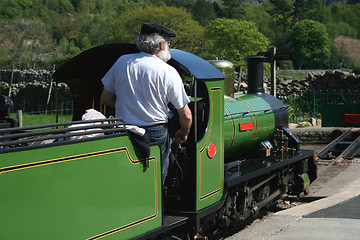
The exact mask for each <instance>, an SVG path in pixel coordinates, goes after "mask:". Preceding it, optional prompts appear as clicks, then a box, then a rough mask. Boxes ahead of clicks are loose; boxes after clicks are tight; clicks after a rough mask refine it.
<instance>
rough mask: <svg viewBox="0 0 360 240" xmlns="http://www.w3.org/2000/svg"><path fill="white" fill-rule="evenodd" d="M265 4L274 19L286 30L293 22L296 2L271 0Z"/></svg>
mask: <svg viewBox="0 0 360 240" xmlns="http://www.w3.org/2000/svg"><path fill="white" fill-rule="evenodd" d="M264 5H265V7H266V11H267V12H268V13H269V14H270V16H271V17H272V18H273V20H274V21H275V22H276V23H278V25H279V26H282V30H283V32H286V31H287V29H288V26H290V24H291V22H292V17H293V13H294V3H293V2H292V1H290V0H269V1H267V2H265V3H264Z"/></svg>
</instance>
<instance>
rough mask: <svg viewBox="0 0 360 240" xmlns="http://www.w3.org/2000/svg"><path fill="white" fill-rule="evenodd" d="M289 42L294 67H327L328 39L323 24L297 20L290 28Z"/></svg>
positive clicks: (328, 54)
mask: <svg viewBox="0 0 360 240" xmlns="http://www.w3.org/2000/svg"><path fill="white" fill-rule="evenodd" d="M291 42H292V46H293V52H294V64H295V66H296V67H299V68H309V69H311V68H322V67H327V62H328V58H329V56H330V41H329V37H328V34H327V31H326V27H325V26H324V25H323V24H321V23H319V22H316V21H313V20H303V21H300V22H298V23H297V24H295V26H294V28H293V29H292V35H291Z"/></svg>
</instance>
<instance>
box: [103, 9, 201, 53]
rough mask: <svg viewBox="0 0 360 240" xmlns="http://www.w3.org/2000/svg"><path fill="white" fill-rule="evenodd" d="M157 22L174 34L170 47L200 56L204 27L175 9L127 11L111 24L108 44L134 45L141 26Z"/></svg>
mask: <svg viewBox="0 0 360 240" xmlns="http://www.w3.org/2000/svg"><path fill="white" fill-rule="evenodd" d="M145 22H157V23H159V24H162V25H164V26H165V27H167V28H169V29H171V30H172V31H173V32H175V33H176V38H174V39H173V40H172V42H171V47H173V48H179V49H182V50H185V51H189V52H192V53H194V54H197V55H201V53H202V52H203V51H204V45H205V40H204V27H202V26H201V25H200V24H199V23H198V22H197V21H195V20H193V18H192V17H191V14H190V13H188V12H186V11H185V10H184V9H179V8H176V7H166V6H163V7H146V8H138V9H134V10H130V11H127V12H125V13H123V14H122V15H121V16H120V17H118V18H117V19H116V20H115V21H114V23H113V33H112V36H111V38H110V42H122V43H135V36H136V35H137V34H139V31H140V28H141V25H142V24H143V23H145Z"/></svg>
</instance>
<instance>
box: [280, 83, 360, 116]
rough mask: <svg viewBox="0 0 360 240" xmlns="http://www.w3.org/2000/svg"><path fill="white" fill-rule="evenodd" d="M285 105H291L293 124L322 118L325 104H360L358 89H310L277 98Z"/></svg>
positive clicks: (290, 113)
mask: <svg viewBox="0 0 360 240" xmlns="http://www.w3.org/2000/svg"><path fill="white" fill-rule="evenodd" d="M277 97H278V98H279V99H280V100H281V101H282V102H283V103H284V104H285V105H289V118H290V119H289V120H290V121H291V122H297V121H304V120H308V119H309V118H310V117H313V118H321V106H322V105H324V104H341V105H344V104H360V91H359V90H358V89H346V90H343V89H325V90H316V89H310V90H308V91H305V92H292V93H289V94H284V95H281V96H277Z"/></svg>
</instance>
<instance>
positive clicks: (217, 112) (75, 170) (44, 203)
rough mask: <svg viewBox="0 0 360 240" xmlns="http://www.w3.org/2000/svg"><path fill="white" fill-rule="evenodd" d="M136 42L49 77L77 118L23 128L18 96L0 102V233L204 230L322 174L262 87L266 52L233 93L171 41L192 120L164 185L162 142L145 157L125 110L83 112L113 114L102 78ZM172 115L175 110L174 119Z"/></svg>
mask: <svg viewBox="0 0 360 240" xmlns="http://www.w3.org/2000/svg"><path fill="white" fill-rule="evenodd" d="M136 51H137V49H136V47H135V46H134V45H130V44H116V45H106V46H100V47H97V48H94V49H90V50H88V51H86V52H84V53H82V54H80V55H78V56H77V57H75V58H74V59H72V60H71V61H69V62H68V63H66V64H65V65H64V66H63V67H62V68H61V69H59V70H58V71H57V72H56V73H55V74H54V80H55V81H57V82H65V83H66V84H68V86H69V87H70V89H71V91H72V94H73V102H74V115H73V120H74V121H72V122H69V123H54V124H49V125H42V126H34V127H16V124H15V123H14V120H12V119H10V118H9V114H8V108H9V107H10V105H11V100H10V99H8V98H5V97H4V98H3V99H0V100H1V101H0V113H1V115H0V116H1V121H0V123H1V125H0V126H3V127H2V128H1V129H0V187H1V198H0V212H1V215H0V225H1V231H0V239H36V240H39V239H53V240H54V239H157V238H159V237H160V236H161V237H166V236H172V235H174V236H177V238H188V237H189V236H192V237H194V238H201V237H204V238H205V237H206V236H211V234H213V233H214V232H216V231H218V230H220V229H222V228H225V227H230V226H233V225H236V224H240V223H242V222H243V221H244V220H246V219H247V218H248V217H249V216H251V215H256V213H257V212H258V211H259V209H261V208H263V207H265V206H268V205H269V204H270V203H271V202H273V201H274V200H276V199H277V198H279V197H280V196H282V195H283V194H296V195H297V194H300V193H302V192H304V191H305V190H306V187H307V186H308V185H309V184H310V183H311V182H312V181H314V180H315V179H316V166H315V162H314V155H313V152H312V151H306V150H300V149H299V141H298V140H297V139H296V137H294V136H293V135H292V134H291V133H290V132H289V131H288V130H287V129H286V126H287V121H288V115H287V111H286V106H284V105H283V104H282V103H281V102H280V101H279V100H278V99H276V98H275V97H273V96H271V95H268V94H265V93H264V91H263V89H262V62H263V60H264V58H263V57H261V56H252V57H249V58H248V61H249V90H248V93H247V94H239V93H235V94H234V96H233V97H231V96H227V95H226V94H225V90H224V79H225V76H224V74H223V73H222V72H221V71H219V70H218V69H217V68H216V67H214V66H213V65H211V64H210V63H209V62H207V61H205V60H203V59H201V58H199V57H197V56H195V55H193V54H190V53H187V52H184V51H181V50H176V49H171V55H172V59H171V60H170V61H169V62H168V63H169V64H170V65H172V66H174V67H175V68H176V69H177V71H178V72H179V73H180V75H181V76H182V77H183V78H184V79H187V80H188V85H187V86H188V90H189V96H191V99H192V102H191V103H190V107H191V110H192V113H193V119H194V121H193V125H192V128H191V134H190V136H189V139H188V141H187V142H186V143H185V144H183V145H182V146H172V156H173V158H172V161H171V166H170V169H169V174H168V177H167V179H166V183H165V185H164V186H162V184H161V159H160V152H159V147H158V146H150V157H149V158H145V157H144V155H143V153H142V152H141V149H139V148H138V147H136V146H134V144H133V142H132V137H131V135H132V134H131V133H130V132H129V130H128V129H127V128H126V126H124V125H123V124H122V123H121V119H114V118H106V119H98V120H85V121H81V116H82V115H83V114H84V112H85V111H86V110H87V109H91V108H94V109H96V110H98V111H101V112H102V113H103V114H105V115H106V116H107V117H109V116H110V115H111V109H109V108H107V107H104V106H102V104H101V103H100V94H101V90H102V85H101V81H100V79H101V77H102V76H103V75H104V74H105V73H106V71H107V70H108V69H109V68H110V67H111V65H112V64H113V63H114V62H115V61H116V59H117V58H118V57H119V56H121V55H122V54H127V53H133V52H136ZM177 124H178V120H177V117H176V115H173V116H172V118H171V119H170V120H169V126H170V127H169V128H170V129H172V130H176V126H177Z"/></svg>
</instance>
